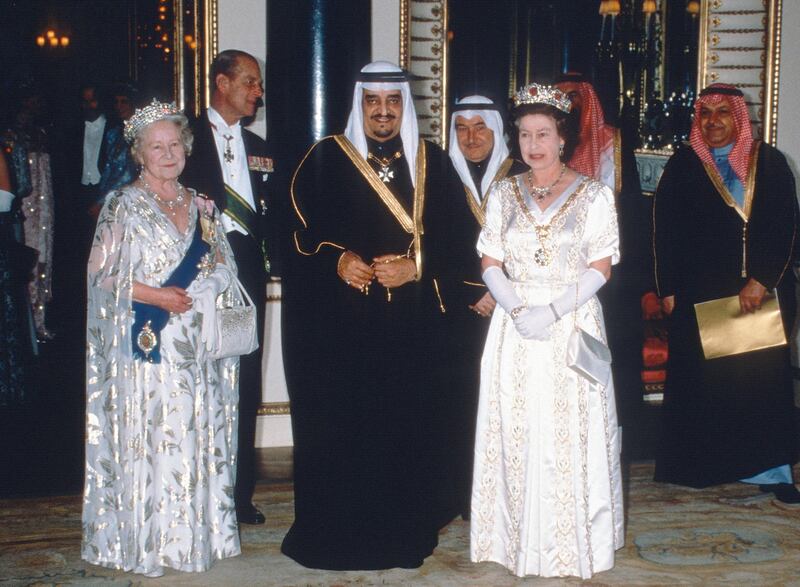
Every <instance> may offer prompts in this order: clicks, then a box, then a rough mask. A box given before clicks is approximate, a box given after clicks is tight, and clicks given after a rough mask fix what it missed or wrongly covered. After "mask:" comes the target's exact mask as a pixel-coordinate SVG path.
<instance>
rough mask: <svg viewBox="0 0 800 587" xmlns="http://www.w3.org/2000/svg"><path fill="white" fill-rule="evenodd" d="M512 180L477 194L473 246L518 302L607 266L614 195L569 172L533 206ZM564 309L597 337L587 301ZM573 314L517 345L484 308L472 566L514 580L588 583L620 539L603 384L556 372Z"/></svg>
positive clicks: (609, 412) (617, 485)
mask: <svg viewBox="0 0 800 587" xmlns="http://www.w3.org/2000/svg"><path fill="white" fill-rule="evenodd" d="M524 177H525V176H524V175H520V176H516V177H512V178H508V179H506V180H504V181H503V182H501V183H500V184H498V185H497V187H496V188H495V189H494V191H493V192H492V193H491V195H490V196H489V201H488V205H487V210H486V224H485V226H484V228H483V231H482V232H481V235H480V238H479V241H478V249H479V250H480V252H481V253H482V254H485V255H489V256H491V257H494V258H495V259H498V260H501V261H502V262H503V263H504V267H505V270H506V273H507V274H508V276H509V278H510V280H511V281H512V283H513V286H514V289H515V290H516V292H517V294H518V295H519V296H520V298H521V299H522V300H523V301H524V302H525V303H526V304H528V305H539V304H548V303H549V302H550V301H551V300H553V299H554V298H556V297H558V296H559V295H560V294H561V293H562V292H563V291H564V290H565V288H566V287H567V286H568V285H569V284H571V283H574V282H575V281H576V280H577V277H578V275H579V274H580V273H581V272H583V271H584V270H585V269H586V268H587V267H588V265H589V263H591V262H593V261H596V260H600V259H603V258H605V257H611V258H612V263H616V262H618V257H619V252H618V241H619V239H618V231H617V219H616V212H615V209H614V196H613V194H612V192H611V191H610V190H609V188H607V187H605V186H604V185H602V184H600V183H598V182H597V181H594V180H590V179H586V178H585V177H583V176H580V177H578V179H576V181H575V182H573V184H572V185H571V186H569V187H568V188H567V189H566V190H565V191H564V193H563V194H562V195H561V196H559V197H558V198H557V199H556V201H555V202H553V203H552V204H551V205H550V206H549V207H548V208H547V209H546V210H545V211H544V212H541V211H540V210H539V208H538V207H537V206H536V205H535V204H534V202H533V201H532V199H531V197H530V195H529V194H528V192H527V188H526V187H525V181H524ZM523 207H524V208H523ZM525 209H527V211H526V210H525ZM534 223H536V224H537V225H539V231H538V235H537V231H536V230H535V228H534ZM548 226H549V232H548V229H547V227H548ZM539 235H540V236H539ZM540 239H541V240H540ZM576 315H577V321H578V324H579V325H580V327H581V328H583V329H584V330H585V331H587V332H588V333H590V334H592V335H593V336H595V337H596V338H601V339H603V340H605V327H604V324H603V316H602V311H601V308H600V304H599V302H598V300H597V297H593V298H592V299H591V300H589V301H588V302H587V303H586V304H584V305H583V306H581V307H580V308H578V310H577V313H576ZM573 320H574V318H573V313H570V314H569V315H567V316H564V317H563V318H562V319H561V320H558V321H556V322H555V324H553V325H552V326H550V327H549V338H548V339H547V340H543V341H539V340H524V339H523V338H521V337H520V335H519V334H518V333H517V331H516V329H515V328H514V324H513V322H512V320H511V318H510V317H509V316H508V314H506V313H505V312H504V311H503V309H502V308H501V307H500V306H499V305H498V306H497V308H496V309H495V312H494V315H493V317H492V322H491V326H490V328H489V334H488V337H487V340H486V347H485V349H484V354H483V359H482V361H481V386H480V402H479V407H478V424H477V435H476V446H475V469H474V477H473V489H472V515H471V529H470V555H471V559H472V561H473V562H480V561H494V562H497V563H500V564H502V565H504V566H506V567H507V568H508V569H509V570H510V571H511V572H512V573H514V574H515V575H518V576H525V575H539V576H543V577H556V576H570V575H571V576H578V577H582V578H588V577H590V576H591V575H592V574H593V573H597V572H600V571H604V570H607V569H610V568H611V567H612V566H613V565H614V552H615V550H616V549H618V548H621V547H622V546H623V541H624V533H623V506H622V482H621V475H620V464H619V450H620V439H619V437H618V436H619V434H618V431H617V417H616V408H615V402H614V388H613V383H612V382H611V381H609V382H608V384H607V385H606V386H605V387H603V386H599V385H591V384H590V383H589V382H588V381H587V380H586V379H584V378H582V377H581V376H579V375H578V374H577V373H575V372H574V371H572V370H571V369H569V368H568V367H567V358H566V344H567V338H568V336H569V333H570V331H571V329H572V328H573Z"/></svg>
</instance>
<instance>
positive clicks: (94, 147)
mask: <svg viewBox="0 0 800 587" xmlns="http://www.w3.org/2000/svg"><path fill="white" fill-rule="evenodd" d="M84 124H85V125H86V126H85V129H84V132H83V173H82V175H81V183H82V184H83V185H97V184H98V183H100V169H99V168H98V167H97V160H98V159H99V158H100V146H101V145H102V144H103V131H104V130H105V128H106V117H105V115H103V114H101V115H100V116H98V117H97V118H96V119H95V120H92V121H89V120H85V121H84Z"/></svg>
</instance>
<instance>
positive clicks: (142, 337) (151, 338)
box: [136, 320, 158, 358]
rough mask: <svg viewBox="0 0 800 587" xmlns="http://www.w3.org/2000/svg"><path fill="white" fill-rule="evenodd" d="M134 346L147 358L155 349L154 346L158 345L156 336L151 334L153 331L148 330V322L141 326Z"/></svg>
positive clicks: (153, 333)
mask: <svg viewBox="0 0 800 587" xmlns="http://www.w3.org/2000/svg"><path fill="white" fill-rule="evenodd" d="M136 344H137V345H138V346H139V348H140V349H142V352H143V353H144V356H145V357H147V358H149V357H150V353H151V352H152V351H153V349H154V348H156V345H158V336H157V335H156V333H155V332H153V329H152V328H150V321H149V320H148V321H147V323H146V324H145V325H144V326H142V331H141V332H140V333H139V336H137V337H136Z"/></svg>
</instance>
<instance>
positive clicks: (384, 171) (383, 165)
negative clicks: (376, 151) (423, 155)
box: [367, 151, 403, 183]
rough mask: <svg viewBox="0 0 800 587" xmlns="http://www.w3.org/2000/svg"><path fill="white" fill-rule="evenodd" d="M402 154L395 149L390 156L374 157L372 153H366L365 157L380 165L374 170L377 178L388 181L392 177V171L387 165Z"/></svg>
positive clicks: (384, 181)
mask: <svg viewBox="0 0 800 587" xmlns="http://www.w3.org/2000/svg"><path fill="white" fill-rule="evenodd" d="M402 156H403V153H401V152H400V151H397V152H396V153H395V154H394V155H392V156H391V157H376V156H375V155H373V154H372V153H369V154H368V155H367V159H371V160H372V161H375V163H377V164H378V165H379V166H380V169H377V170H376V173H377V174H378V178H379V179H380V180H381V181H382V182H383V183H390V182H391V181H392V180H393V179H394V171H393V170H391V169H389V166H390V165H391V164H392V162H394V160H395V159H399V158H400V157H402Z"/></svg>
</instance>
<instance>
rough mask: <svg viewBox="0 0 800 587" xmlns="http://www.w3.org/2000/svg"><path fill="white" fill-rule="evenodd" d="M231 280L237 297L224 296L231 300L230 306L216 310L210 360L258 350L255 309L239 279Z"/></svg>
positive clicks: (247, 353)
mask: <svg viewBox="0 0 800 587" xmlns="http://www.w3.org/2000/svg"><path fill="white" fill-rule="evenodd" d="M233 279H234V284H235V286H236V288H238V295H237V292H234V295H233V296H226V297H227V298H232V299H233V302H232V305H231V306H229V307H225V308H217V313H216V339H215V341H214V349H213V350H212V351H211V352H210V353H209V354H210V356H211V358H212V359H225V358H227V357H236V356H240V355H249V354H250V353H252V352H253V351H254V350H256V349H257V348H258V327H257V324H256V320H257V313H256V307H255V306H254V305H253V300H252V299H251V298H250V295H249V294H248V293H247V290H246V289H245V288H244V287H242V283H241V282H240V281H239V278H238V277H234V278H233Z"/></svg>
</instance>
